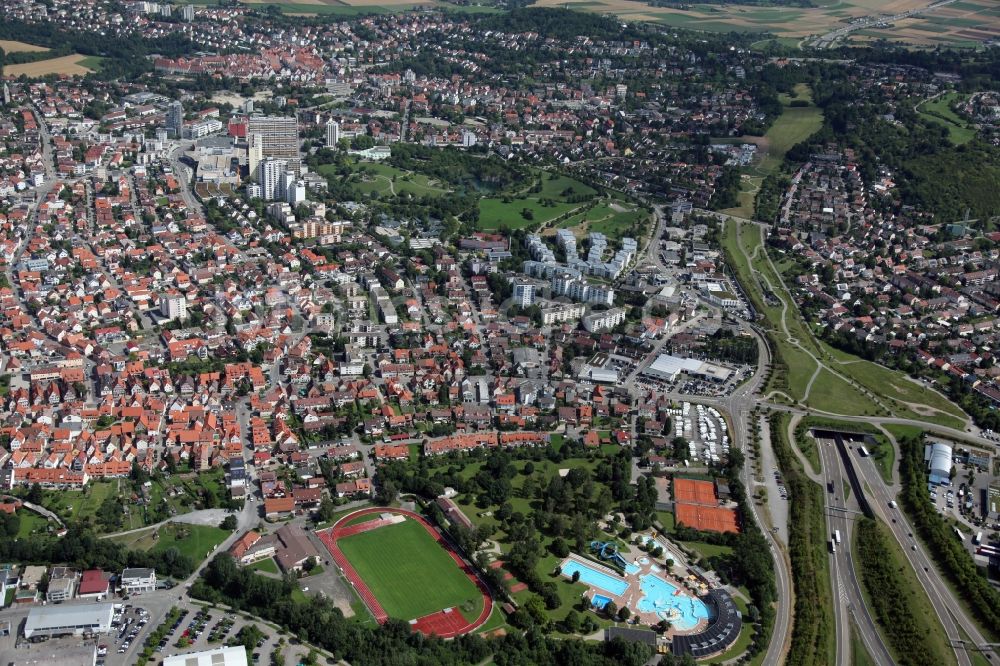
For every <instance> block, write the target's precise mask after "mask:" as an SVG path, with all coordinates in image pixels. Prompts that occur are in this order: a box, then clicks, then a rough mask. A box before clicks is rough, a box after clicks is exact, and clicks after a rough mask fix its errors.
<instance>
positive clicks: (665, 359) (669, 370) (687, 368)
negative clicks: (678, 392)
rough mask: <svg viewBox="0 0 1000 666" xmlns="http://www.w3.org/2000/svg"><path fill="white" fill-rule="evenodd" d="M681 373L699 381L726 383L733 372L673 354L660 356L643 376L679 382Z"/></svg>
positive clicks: (719, 366)
mask: <svg viewBox="0 0 1000 666" xmlns="http://www.w3.org/2000/svg"><path fill="white" fill-rule="evenodd" d="M681 373H684V374H686V375H690V376H692V377H696V378H698V379H705V380H708V381H713V382H725V381H728V380H729V377H730V375H732V373H733V371H732V370H730V369H729V368H726V367H723V366H721V365H718V364H716V363H708V362H707V361H699V360H698V359H696V358H683V357H681V356H674V355H672V354H660V355H659V356H658V357H657V358H656V360H655V361H653V363H652V365H650V366H649V367H648V368H646V369H645V370H643V371H642V374H643V375H646V376H649V377H653V378H654V379H660V380H665V381H668V382H675V381H677V377H678V376H679V375H680V374H681Z"/></svg>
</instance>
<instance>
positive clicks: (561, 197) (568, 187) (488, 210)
mask: <svg viewBox="0 0 1000 666" xmlns="http://www.w3.org/2000/svg"><path fill="white" fill-rule="evenodd" d="M533 173H534V175H535V176H536V177H537V180H534V181H533V182H530V183H529V185H528V186H527V187H523V188H521V189H520V190H519V191H516V192H507V193H504V194H499V195H497V196H494V197H485V198H482V199H480V200H479V224H478V226H479V228H480V229H499V228H501V227H506V228H508V229H523V228H525V227H531V226H536V225H538V226H541V225H545V224H548V223H549V222H550V221H552V220H554V219H555V218H557V217H559V216H561V215H564V214H567V213H570V212H572V211H575V210H577V209H582V208H583V207H584V206H586V205H587V200H588V199H589V198H591V197H594V196H597V190H595V189H594V188H592V187H590V186H589V185H587V184H585V183H581V182H580V181H578V180H576V179H575V178H570V177H569V176H564V175H562V174H555V173H549V172H546V171H542V170H540V169H535V170H533ZM539 181H540V182H541V191H540V192H532V191H531V190H532V189H533V187H534V185H535V184H536V183H538V182H539ZM580 198H583V201H580V200H579V199H580ZM543 201H544V203H543ZM524 211H530V212H529V213H528V217H529V218H530V219H527V218H525V215H524V214H523V213H524Z"/></svg>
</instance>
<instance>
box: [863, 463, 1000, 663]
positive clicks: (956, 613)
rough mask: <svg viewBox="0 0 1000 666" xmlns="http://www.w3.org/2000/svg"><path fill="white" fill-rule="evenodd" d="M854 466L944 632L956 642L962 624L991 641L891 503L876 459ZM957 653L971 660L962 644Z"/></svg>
mask: <svg viewBox="0 0 1000 666" xmlns="http://www.w3.org/2000/svg"><path fill="white" fill-rule="evenodd" d="M854 467H855V469H856V470H857V471H858V476H859V477H860V478H861V479H862V480H863V482H864V483H865V485H867V486H868V488H870V489H871V492H870V493H869V497H870V499H871V505H872V510H873V511H874V512H875V515H876V516H877V517H878V518H879V519H880V520H881V521H882V522H883V523H885V524H886V526H888V527H889V529H890V530H891V531H892V534H893V536H894V537H895V538H896V541H897V542H899V545H900V547H901V548H902V550H903V554H904V555H906V559H907V560H909V562H910V566H912V567H913V569H914V571H916V573H917V579H918V580H919V581H920V584H921V585H922V586H923V588H924V590H925V591H926V592H927V596H928V597H929V598H930V601H931V605H932V606H933V607H934V611H935V612H936V613H937V616H938V617H939V618H940V619H941V624H943V625H944V629H945V633H947V634H948V638H950V639H951V640H952V642H953V645H957V644H958V642H960V641H961V640H962V637H961V634H960V633H959V631H958V625H959V624H960V625H961V627H962V629H963V630H964V631H965V633H966V634H968V636H969V637H970V638H971V639H972V641H973V642H974V643H975V644H976V645H979V646H984V645H986V644H987V643H988V642H989V641H987V640H986V638H984V636H983V635H982V633H981V632H980V631H979V629H978V628H977V627H976V625H975V623H974V622H973V621H972V618H971V617H969V615H968V614H967V613H966V612H965V608H964V607H963V606H962V604H960V603H959V602H958V600H957V599H956V598H955V596H954V595H953V594H952V590H951V588H949V587H948V585H947V584H946V583H945V582H944V580H943V577H942V574H941V573H940V572H939V571H938V570H937V567H936V566H935V565H934V560H933V559H932V558H931V557H930V556H929V555H928V554H927V551H926V549H925V548H924V545H923V543H922V542H921V541H920V540H919V539H916V538H915V537H914V532H913V526H912V525H910V523H909V521H908V519H907V517H906V514H905V513H903V512H902V511H900V510H899V509H895V508H892V506H891V504H890V503H891V502H893V501H895V494H894V493H893V492H892V491H891V490H890V489H889V487H888V486H887V485H886V483H885V481H884V480H883V479H882V476H881V475H880V474H879V473H878V469H877V468H876V467H875V462H874V461H873V460H872V459H871V457H861V456H858V457H856V458H855V465H854ZM956 622H957V623H958V624H956ZM955 653H956V655H957V656H958V663H959V664H971V660H970V659H969V656H968V653H967V652H966V651H965V650H962V649H960V648H959V649H956V651H955ZM984 654H986V656H987V657H989V658H990V659H991V660H992V661H993V663H997V654H996V653H995V651H993V650H987V651H986V652H984Z"/></svg>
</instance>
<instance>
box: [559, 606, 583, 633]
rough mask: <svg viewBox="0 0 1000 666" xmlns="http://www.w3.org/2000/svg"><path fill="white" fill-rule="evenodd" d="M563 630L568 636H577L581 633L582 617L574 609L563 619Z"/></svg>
mask: <svg viewBox="0 0 1000 666" xmlns="http://www.w3.org/2000/svg"><path fill="white" fill-rule="evenodd" d="M562 624H563V629H564V630H565V631H566V633H567V634H575V633H577V632H578V631H580V615H579V614H578V613H577V612H576V611H575V610H573V609H570V611H569V612H568V613H566V617H565V618H564V619H563V623H562Z"/></svg>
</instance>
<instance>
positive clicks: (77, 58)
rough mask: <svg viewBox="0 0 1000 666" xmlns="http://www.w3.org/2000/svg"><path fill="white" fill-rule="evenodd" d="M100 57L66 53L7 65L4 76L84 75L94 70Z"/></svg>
mask: <svg viewBox="0 0 1000 666" xmlns="http://www.w3.org/2000/svg"><path fill="white" fill-rule="evenodd" d="M99 61H100V59H99V58H95V57H93V56H82V55H68V56H63V57H61V58H49V59H47V60H37V61H35V62H27V63H24V64H21V65H7V66H5V67H4V68H3V74H4V76H15V77H17V76H22V75H23V76H27V77H28V78H29V79H31V78H39V77H42V76H48V75H49V74H57V75H63V76H86V75H87V74H91V73H93V72H95V71H96V70H97V68H98V63H99Z"/></svg>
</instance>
